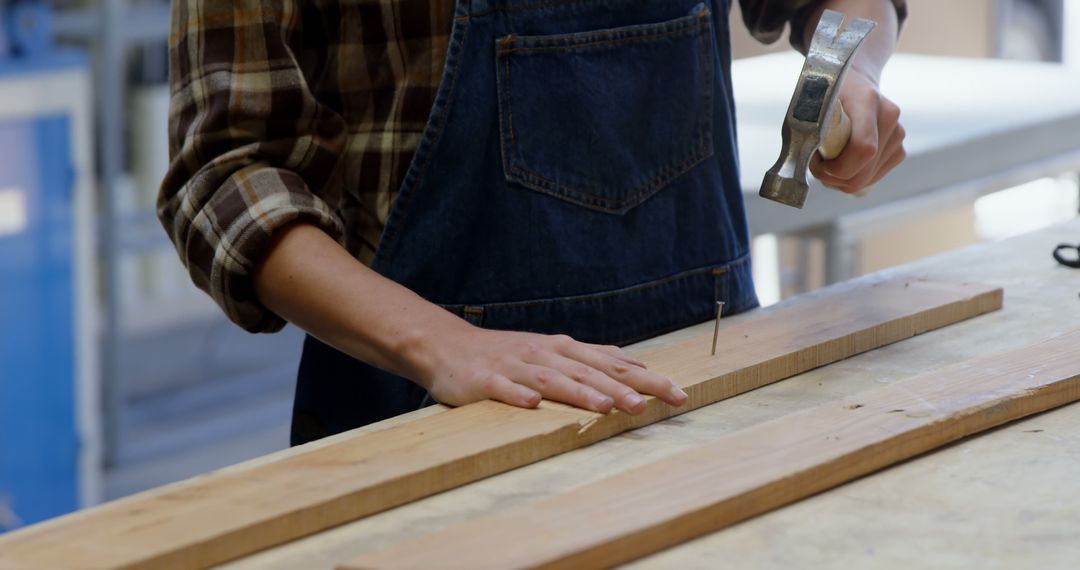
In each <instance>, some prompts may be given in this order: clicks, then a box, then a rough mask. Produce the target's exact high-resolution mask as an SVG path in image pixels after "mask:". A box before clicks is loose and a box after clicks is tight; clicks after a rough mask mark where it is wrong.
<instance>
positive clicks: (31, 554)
mask: <svg viewBox="0 0 1080 570" xmlns="http://www.w3.org/2000/svg"><path fill="white" fill-rule="evenodd" d="M1001 304H1002V292H1001V290H1000V289H997V288H993V287H988V286H984V285H977V284H958V283H942V282H934V281H921V280H904V279H896V278H894V279H889V280H881V281H862V282H859V283H849V284H844V285H841V286H837V287H832V288H829V289H826V290H823V291H819V292H817V293H814V294H811V295H806V296H803V297H800V298H795V299H793V300H791V301H790V302H786V303H783V304H781V305H777V306H774V307H772V308H770V309H767V310H763V311H758V312H756V313H754V314H752V315H749V316H747V317H745V318H741V319H735V320H733V321H732V322H728V323H725V324H724V325H723V326H722V330H721V339H720V348H719V350H718V352H717V355H716V356H715V357H710V356H709V348H710V344H711V334H702V335H700V336H699V337H694V338H691V339H689V340H687V341H684V342H681V343H679V344H676V345H673V346H669V347H666V348H662V349H658V350H656V351H653V352H650V353H647V354H643V355H640V356H641V358H643V359H644V360H646V361H647V362H649V364H650V367H651V368H652V369H654V370H656V371H658V372H660V373H662V374H666V375H669V376H671V377H673V378H675V379H676V381H677V382H679V383H680V384H681V385H682V386H683V387H684V389H685V390H686V391H687V393H688V394H689V395H690V402H689V403H688V405H686V406H684V407H682V408H678V409H673V408H671V407H669V406H667V405H665V404H663V403H662V402H660V401H658V400H655V399H650V401H649V404H648V409H647V411H646V412H645V413H644V414H642V415H640V416H634V417H631V416H628V415H625V414H620V413H617V412H616V413H612V414H609V415H606V416H601V415H599V414H595V413H591V412H586V411H582V410H577V409H573V408H569V407H566V406H561V405H558V404H551V403H545V404H544V405H543V406H542V407H541V409H538V410H522V409H517V408H512V407H509V406H505V405H501V404H497V403H494V402H481V403H477V404H472V405H469V406H464V407H461V408H458V409H455V410H451V411H448V412H444V413H440V414H435V415H432V416H429V417H425V418H422V419H419V420H417V421H414V422H409V423H406V424H403V425H398V426H395V427H391V428H387V429H384V430H381V431H376V432H373V433H371V432H368V433H361V434H357V435H356V436H355V437H346V438H342V439H340V440H339V441H336V442H334V443H332V444H329V445H322V446H314V448H313V449H312V450H311V451H309V452H306V453H300V454H295V455H291V456H289V457H287V458H284V459H282V460H280V461H276V462H272V463H266V464H263V465H259V466H257V467H253V468H251V469H246V470H230V471H227V472H222V473H217V474H213V475H209V476H204V477H199V478H195V479H192V480H190V481H188V482H185V483H182V484H178V485H173V486H171V487H169V488H168V489H165V490H159V491H152V492H148V493H146V494H143V495H137V496H134V497H131V498H128V499H124V500H121V501H117V502H115V503H111V504H106V505H103V506H101V507H98V508H95V509H92V510H90V511H88V512H83V513H76V514H75V515H72V516H69V517H64V518H60V519H57V520H54V521H51V522H47V523H44V524H41V525H37V526H34V527H31V528H28V529H24V530H22V531H18V532H15V533H11V534H9V535H7V536H4V537H0V568H6V567H35V568H36V567H48V568H157V567H163V566H167V567H173V568H197V567H205V566H209V565H212V564H216V563H219V562H223V561H226V560H230V559H234V558H237V557H240V556H243V555H246V554H250V553H253V552H257V551H259V550H262V549H265V548H268V547H271V546H275V545H278V544H282V543H284V542H287V541H290V540H293V539H296V538H298V537H302V536H306V535H309V534H312V533H316V532H319V531H322V530H325V529H327V528H330V527H333V526H336V525H339V524H342V523H344V522H348V521H351V520H355V519H358V518H361V517H364V516H367V515H370V514H373V513H376V512H380V511H383V510H386V509H389V508H393V507H395V506H398V505H401V504H404V503H408V502H410V501H413V500H416V499H419V498H423V497H426V496H429V495H432V494H435V493H439V492H441V491H445V490H447V489H451V488H454V487H457V486H460V485H463V484H466V483H470V482H473V481H476V480H479V479H482V478H485V477H488V476H491V475H494V474H496V473H501V472H503V471H507V470H510V469H513V468H516V467H520V466H522V465H526V464H528V463H532V462H534V461H538V460H541V459H544V458H547V457H551V456H553V455H556V454H559V453H564V452H566V451H570V450H572V449H576V448H579V447H582V446H585V445H588V444H590V443H593V442H596V441H599V440H601V439H604V438H607V437H610V436H612V435H615V434H617V433H620V432H623V431H626V430H629V429H633V428H636V427H640V426H643V425H647V424H650V423H653V422H656V421H659V420H662V419H664V418H668V417H671V416H674V415H677V414H681V413H684V412H687V411H690V410H692V409H695V408H698V407H700V406H703V405H707V404H711V403H713V402H716V401H719V400H722V399H724V398H728V397H731V396H734V395H737V394H740V393H743V392H746V391H748V390H752V389H754V388H758V387H760V386H763V385H766V384H769V383H772V382H776V381H778V380H781V379H784V378H788V377H790V376H792V375H795V374H798V373H800V372H804V371H806V370H810V369H812V368H815V367H818V366H823V365H825V364H829V363H832V362H835V361H837V360H840V359H843V358H847V357H849V356H852V355H854V354H858V353H861V352H865V351H868V350H872V349H874V348H877V347H880V346H883V345H886V344H889V343H892V342H896V341H899V340H902V339H905V338H909V337H911V336H914V335H916V334H920V333H923V332H926V331H930V330H933V329H936V328H940V327H943V326H946V325H948V324H951V323H954V322H957V321H961V320H964V319H968V318H971V317H974V316H977V315H980V314H983V313H986V312H990V311H993V310H997V309H999V308H1000V307H1001Z"/></svg>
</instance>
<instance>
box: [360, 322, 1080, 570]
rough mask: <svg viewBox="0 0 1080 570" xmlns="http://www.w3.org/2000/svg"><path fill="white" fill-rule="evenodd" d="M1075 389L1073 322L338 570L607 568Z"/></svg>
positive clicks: (1063, 399)
mask: <svg viewBox="0 0 1080 570" xmlns="http://www.w3.org/2000/svg"><path fill="white" fill-rule="evenodd" d="M1078 399H1080V330H1076V331H1074V332H1071V333H1068V334H1065V335H1062V336H1058V337H1054V338H1052V339H1050V340H1047V341H1044V342H1041V343H1038V344H1035V345H1032V346H1029V347H1025V348H1021V349H1018V350H1013V351H1008V352H1004V353H1000V354H997V355H994V356H990V357H986V358H980V359H975V360H969V361H965V362H962V363H960V364H956V365H953V366H950V367H947V368H945V369H942V370H938V371H934V372H930V373H927V374H924V375H921V376H917V377H915V378H910V379H907V380H901V381H898V382H895V383H892V384H889V385H886V386H883V387H881V388H877V389H874V390H869V391H867V392H864V393H862V394H858V395H855V396H851V397H848V398H844V399H842V400H839V401H837V402H830V403H827V404H823V405H820V406H817V407H814V408H811V409H808V410H805V411H803V412H799V413H795V414H791V415H787V416H783V417H780V418H777V419H774V420H771V421H768V422H764V423H761V424H757V425H755V426H752V427H750V428H747V429H744V430H741V431H737V432H734V433H730V434H727V435H725V436H723V437H720V438H719V439H717V440H716V441H715V442H712V443H710V444H707V445H704V446H701V447H699V448H695V449H691V450H689V451H686V452H683V453H680V454H678V455H675V456H672V457H670V458H667V459H664V460H662V461H658V462H655V463H652V464H649V465H646V466H644V467H640V468H637V469H633V470H630V471H627V472H625V473H623V474H621V475H618V476H615V477H612V478H609V479H604V480H601V481H598V482H596V483H593V484H590V485H586V486H584V487H580V488H578V489H575V490H573V491H570V492H567V493H564V494H561V495H556V496H554V497H552V498H549V499H546V500H544V501H541V502H539V503H536V504H532V505H527V506H525V507H522V508H518V509H515V510H513V511H511V512H507V513H503V514H500V515H495V516H489V517H485V518H480V519H476V520H474V521H471V522H469V523H466V524H463V525H459V526H455V527H451V528H449V529H447V530H445V531H443V532H440V533H436V534H432V535H428V536H425V537H421V538H419V539H414V540H409V541H405V542H402V543H400V544H398V545H396V546H394V547H392V548H390V549H387V550H383V551H380V552H376V553H372V554H369V555H365V556H362V557H360V558H358V559H355V560H353V561H351V562H349V563H347V564H344V565H343V566H340V568H341V570H374V569H421V568H462V569H465V568H468V569H471V570H480V569H485V568H490V569H511V568H602V567H604V568H606V567H610V566H613V565H616V564H620V563H623V562H627V561H631V560H634V559H636V558H639V557H641V556H644V555H647V554H650V553H653V552H656V551H658V550H661V549H663V548H666V547H669V546H672V545H674V544H678V543H681V542H684V541H687V540H690V539H692V538H695V537H698V536H701V535H703V534H706V533H709V532H712V531H715V530H718V529H721V528H724V527H726V526H729V525H732V524H734V523H737V522H739V521H742V520H744V519H747V518H750V517H753V516H755V515H758V514H761V513H764V512H766V511H769V510H771V509H775V508H777V507H780V506H783V505H785V504H788V503H791V502H794V501H797V500H799V499H802V498H805V497H808V496H810V495H813V494H816V493H819V492H821V491H824V490H826V489H829V488H832V487H834V486H837V485H840V484H842V483H845V482H847V481H851V480H853V479H855V478H858V477H861V476H863V475H866V474H868V473H871V472H873V471H876V470H878V469H881V468H883V467H886V466H889V465H892V464H894V463H897V462H900V461H903V460H905V459H908V458H911V457H914V456H916V455H919V454H921V453H925V452H927V451H929V450H932V449H935V448H937V447H940V446H942V445H945V444H947V443H949V442H952V441H956V440H958V439H960V438H963V437H966V436H969V435H971V434H974V433H977V432H980V431H983V430H987V429H990V428H992V427H995V426H998V425H1001V424H1004V423H1006V422H1010V421H1013V420H1016V419H1018V418H1022V417H1025V416H1029V415H1031V414H1035V413H1039V412H1042V411H1045V410H1048V409H1051V408H1055V407H1058V406H1062V405H1064V404H1068V403H1071V402H1074V401H1076V400H1078Z"/></svg>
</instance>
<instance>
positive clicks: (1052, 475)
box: [223, 220, 1080, 570]
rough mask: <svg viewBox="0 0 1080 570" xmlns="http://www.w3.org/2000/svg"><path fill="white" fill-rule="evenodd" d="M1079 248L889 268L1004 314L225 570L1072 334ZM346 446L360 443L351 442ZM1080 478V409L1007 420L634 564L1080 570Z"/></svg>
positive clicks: (450, 514) (401, 525) (505, 496)
mask: <svg viewBox="0 0 1080 570" xmlns="http://www.w3.org/2000/svg"><path fill="white" fill-rule="evenodd" d="M1077 241H1080V220H1075V221H1072V222H1069V223H1066V224H1062V225H1058V226H1055V227H1052V228H1050V229H1047V230H1043V231H1040V232H1036V233H1032V234H1028V235H1024V236H1021V237H1018V238H1014V239H1011V240H1008V241H1003V242H998V243H989V244H982V245H977V246H973V247H970V248H967V249H963V250H959V251H956V252H952V253H948V254H944V255H941V256H937V257H934V258H929V259H926V260H922V261H919V262H917V263H913V264H910V265H907V266H903V267H899V268H896V269H893V270H890V271H889V272H888V273H890V274H894V275H897V276H905V277H907V276H926V277H931V278H934V279H942V280H951V281H957V282H965V281H972V282H981V283H986V284H989V285H996V286H1000V287H1003V288H1004V290H1005V305H1004V309H1003V310H1001V311H997V312H994V313H991V314H987V315H984V316H981V317H977V318H974V319H971V320H968V321H965V322H962V323H959V324H955V325H952V326H949V327H946V328H944V329H941V330H937V331H934V332H929V333H927V334H924V335H921V336H918V337H915V338H911V339H908V340H904V341H902V342H899V343H897V344H893V345H889V346H886V347H884V348H880V349H877V350H873V351H871V352H868V353H865V354H862V355H859V356H856V357H853V358H849V359H847V360H843V361H840V362H838V363H836V364H833V365H830V366H826V367H823V368H819V369H816V370H813V371H810V372H807V373H804V374H801V375H798V376H795V377H792V378H790V379H788V380H784V381H781V382H778V383H776V384H773V385H770V386H767V387H764V388H760V389H758V390H755V391H753V392H749V393H746V394H743V395H741V396H737V397H735V398H732V399H729V400H725V401H722V402H719V403H717V404H714V405H711V406H707V407H704V408H701V409H699V410H696V411H693V412H690V413H688V414H685V415H682V416H678V417H675V418H671V419H669V420H666V421H663V422H660V423H657V424H653V425H651V426H647V427H644V428H641V429H638V430H635V431H632V432H627V433H624V434H622V435H619V436H616V437H614V438H611V439H608V440H605V441H601V442H599V443H596V444H594V445H591V446H589V447H585V448H582V449H578V450H576V451H572V452H569V453H566V454H563V455H559V456H556V457H552V458H550V459H547V460H544V461H541V462H539V463H535V464H533V465H529V466H526V467H522V468H519V469H516V470H514V471H510V472H507V473H504V474H502V475H498V476H495V477H491V478H488V479H486V480H483V481H479V482H477V483H474V484H471V485H466V486H464V487H461V488H458V489H455V490H452V491H448V492H445V493H442V494H439V495H435V496H432V497H429V498H427V499H423V500H419V501H415V502H413V503H410V504H407V505H405V506H402V507H399V508H396V509H393V510H390V511H386V512H383V513H380V514H376V515H373V516H370V517H367V518H365V519H361V520H358V521H356V522H353V523H350V524H346V525H343V526H340V527H337V528H334V529H331V530H328V531H325V532H322V533H319V534H316V535H313V536H310V537H308V538H304V539H300V540H297V541H294V542H291V543H288V544H285V545H282V546H279V547H276V548H273V549H270V550H266V551H263V552H261V553H258V554H255V555H252V556H249V557H247V558H243V559H240V560H237V561H234V562H232V563H229V564H226V565H224V566H223V567H224V568H229V569H231V570H240V569H249V568H250V569H254V568H259V569H265V568H270V569H276V568H280V569H293V568H332V567H333V566H334V565H335V564H338V563H342V562H344V561H347V560H349V559H350V558H353V557H355V556H356V555H358V554H362V553H365V552H369V551H372V550H375V549H378V548H382V547H387V546H389V545H391V544H393V543H395V542H398V541H400V540H402V539H404V538H408V537H413V536H417V535H420V534H426V533H429V532H433V531H436V530H439V529H443V528H446V527H449V526H450V525H453V524H456V523H460V522H462V521H465V520H470V519H473V518H476V517H479V516H482V515H488V514H491V513H495V512H501V511H503V510H506V509H510V508H512V507H515V506H520V505H523V504H527V503H529V502H532V501H536V500H538V499H541V498H544V497H548V496H551V495H554V494H557V493H561V492H565V491H567V490H569V489H572V488H575V487H578V486H581V485H584V484H587V483H590V482H594V481H597V480H599V479H602V478H606V477H609V476H611V475H614V474H617V473H620V472H622V471H624V470H627V469H630V468H633V467H636V466H640V465H644V464H646V463H650V462H653V461H656V460H659V459H662V458H664V457H668V456H671V455H673V454H675V453H676V452H679V451H683V450H687V449H690V448H692V447H694V446H697V445H701V444H703V443H705V442H708V441H711V440H712V439H714V438H715V437H717V436H718V435H720V434H724V433H729V432H732V431H734V430H737V429H740V428H744V427H747V426H750V425H753V424H757V423H760V422H763V421H765V420H769V419H772V418H777V417H779V416H782V415H786V414H789V413H791V412H794V411H797V410H802V409H805V408H809V407H811V406H813V405H816V404H820V403H823V402H827V401H831V400H836V399H839V398H841V397H844V396H847V395H851V394H855V393H859V392H861V391H865V390H868V389H871V388H873V387H875V386H878V385H881V384H886V383H891V382H894V381H897V380H901V379H905V378H908V377H912V376H914V375H916V374H917V373H920V372H926V371H929V370H933V369H935V368H938V367H941V366H944V365H946V364H950V363H955V362H958V361H961V360H966V359H970V358H974V357H979V356H984V355H989V354H992V353H995V352H999V351H1002V350H1006V349H1011V348H1017V347H1021V346H1023V345H1026V344H1029V343H1032V342H1035V341H1037V340H1041V339H1044V338H1047V337H1050V336H1054V335H1057V334H1060V333H1063V332H1065V331H1068V330H1072V329H1074V328H1077V327H1078V325H1080V270H1075V269H1068V268H1066V267H1063V266H1060V265H1058V264H1057V263H1056V262H1055V261H1054V260H1053V259H1052V258H1051V256H1050V252H1051V250H1052V249H1053V247H1054V246H1055V245H1057V244H1058V243H1062V242H1074V243H1075V242H1077ZM879 277H881V275H877V276H868V278H870V279H873V278H879ZM747 318H752V315H745V314H744V315H740V316H736V317H732V318H731V319H725V320H724V321H723V322H722V326H732V325H733V324H735V323H737V322H739V321H740V320H742V319H747ZM711 326H712V325H711V323H705V324H702V325H699V326H697V327H691V328H689V329H686V330H683V331H679V332H677V333H672V334H669V335H665V336H663V337H659V338H656V339H653V340H650V341H647V342H644V343H641V344H639V345H636V346H634V347H632V348H631V350H632V351H634V352H640V351H643V350H647V349H650V348H655V347H657V346H660V345H665V344H671V343H673V342H676V341H678V340H679V339H682V338H686V337H688V336H690V335H694V334H701V333H702V332H703V331H704V330H706V329H708V328H709V327H711ZM1077 350H1080V347H1077ZM444 410H445V408H441V407H432V408H428V409H425V410H421V411H419V412H415V413H413V414H408V415H406V416H401V417H399V418H395V419H393V420H389V421H387V422H382V423H381V424H376V425H374V426H369V427H367V428H364V429H365V430H367V431H374V430H379V429H385V428H387V427H390V426H392V425H399V424H401V423H404V422H410V421H414V420H416V419H418V418H422V417H426V416H430V415H433V414H439V413H443V411H444ZM342 437H348V434H343V435H341V436H336V438H342ZM334 440H335V438H329V440H328V441H327V440H324V441H323V442H316V443H315V444H312V445H313V446H320V445H326V444H327V443H329V442H331V441H334ZM303 449H311V447H306V448H303ZM296 453H298V451H297V450H296V449H294V450H287V451H283V452H279V453H275V454H272V455H269V456H266V457H264V458H261V459H258V460H255V461H252V462H248V463H245V464H242V465H239V466H236V467H233V468H230V469H231V470H243V469H250V468H252V467H255V466H259V465H265V464H268V463H272V462H275V461H280V460H282V459H284V458H286V457H289V456H291V455H295V454H296ZM1077 481H1080V405H1078V404H1074V405H1069V406H1066V407H1063V408H1060V409H1057V410H1054V411H1051V412H1047V413H1044V414H1041V415H1037V416H1034V417H1031V418H1028V419H1026V420H1023V421H1020V422H1016V423H1012V424H1008V425H1005V426H1003V427H1001V428H999V429H996V430H993V431H991V432H989V433H985V434H982V435H979V436H976V437H973V438H970V439H967V440H964V441H962V442H960V443H958V444H955V445H951V446H948V447H946V448H945V449H942V450H939V451H936V452H933V453H930V454H927V455H925V456H922V457H919V458H917V459H914V460H911V461H907V462H905V463H903V464H901V465H898V466H895V467H892V468H889V469H886V470H884V471H881V472H879V473H876V474H874V475H871V476H868V477H865V478H863V479H860V480H858V481H855V482H853V483H850V484H847V485H843V486H841V487H839V488H836V489H834V490H831V491H828V492H825V493H822V494H820V495H817V496H815V497H812V498H810V499H807V500H804V501H801V502H798V503H796V504H793V505H791V506H788V507H785V508H782V509H780V510H777V511H774V512H771V513H768V514H766V515H763V516H759V517H757V518H754V519H751V520H749V521H747V522H744V523H741V524H738V525H736V526H734V527H732V528H729V529H726V530H723V531H720V532H717V533H714V534H712V535H709V536H706V537H703V538H701V539H698V540H695V541H692V542H689V543H686V544H683V545H681V546H678V547H675V548H672V549H670V550H667V551H664V552H661V553H658V554H656V555H654V556H651V557H649V558H646V559H643V560H640V561H638V562H636V563H634V564H631V565H630V566H631V567H634V568H685V567H690V568H714V567H717V565H718V564H722V565H723V566H724V567H731V568H793V567H795V568H839V567H851V568H894V567H901V566H909V567H917V568H932V567H941V568H943V567H950V568H956V567H965V568H1066V567H1074V566H1075V563H1076V559H1077V557H1078V556H1080V493H1076V488H1077ZM581 524H583V525H587V524H588V521H581ZM495 546H496V547H503V548H512V545H495Z"/></svg>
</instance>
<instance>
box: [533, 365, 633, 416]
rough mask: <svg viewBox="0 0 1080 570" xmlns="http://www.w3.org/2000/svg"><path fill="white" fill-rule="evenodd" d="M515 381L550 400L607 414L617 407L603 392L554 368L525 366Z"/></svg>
mask: <svg viewBox="0 0 1080 570" xmlns="http://www.w3.org/2000/svg"><path fill="white" fill-rule="evenodd" d="M513 378H514V380H516V381H517V382H518V383H520V384H524V385H525V386H528V387H529V388H532V389H533V390H535V391H536V392H539V393H540V394H541V395H543V396H544V397H545V398H548V399H549V400H555V401H558V402H563V403H565V404H570V405H571V406H577V407H579V408H584V409H586V410H592V411H594V412H599V413H601V414H606V413H608V412H610V411H611V408H612V407H614V406H615V400H614V399H613V398H612V397H611V396H608V395H606V394H604V393H603V392H601V391H599V390H597V389H596V388H593V387H591V386H588V385H586V384H583V383H581V382H577V381H575V380H572V379H571V378H570V377H568V376H567V375H565V374H563V373H562V372H559V371H558V370H556V369H554V368H550V367H548V366H542V365H538V364H523V365H521V366H518V367H517V370H516V371H515V374H513Z"/></svg>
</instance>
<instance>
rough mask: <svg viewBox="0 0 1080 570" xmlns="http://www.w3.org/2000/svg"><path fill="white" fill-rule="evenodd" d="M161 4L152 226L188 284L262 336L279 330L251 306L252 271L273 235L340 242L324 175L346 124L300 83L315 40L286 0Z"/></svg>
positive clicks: (313, 64)
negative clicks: (285, 230)
mask: <svg viewBox="0 0 1080 570" xmlns="http://www.w3.org/2000/svg"><path fill="white" fill-rule="evenodd" d="M172 5H173V8H172V10H173V12H172V36H171V41H170V85H171V92H172V94H171V103H170V112H169V136H170V145H169V146H170V165H169V170H168V173H167V175H166V177H165V180H164V181H163V182H162V185H161V188H160V192H159V195H158V204H157V210H158V217H159V218H160V220H161V223H162V225H163V226H164V227H165V230H166V231H167V232H168V234H169V237H170V238H171V239H172V241H173V243H174V245H175V246H176V250H177V252H178V253H179V255H180V258H181V260H182V261H183V263H184V265H185V266H186V267H187V269H188V272H189V273H190V275H191V279H192V281H194V283H195V284H196V285H197V286H198V287H199V288H201V289H203V290H204V291H206V292H207V293H208V294H210V296H211V297H213V299H214V301H216V302H217V304H218V305H220V306H221V308H222V309H223V310H224V312H225V313H226V315H228V317H229V318H230V319H231V320H232V321H233V322H235V323H237V324H238V325H240V326H241V327H243V328H244V329H246V330H248V331H252V332H273V331H276V330H279V329H280V328H282V327H283V326H284V321H283V320H282V319H281V318H280V317H278V316H277V315H276V314H274V313H273V312H272V311H270V310H268V309H267V308H266V307H265V306H264V305H262V303H260V302H259V300H258V298H257V297H256V295H255V293H254V287H253V285H252V273H253V271H254V269H255V267H256V266H257V264H259V263H261V261H262V259H263V258H264V257H265V255H266V254H267V252H268V249H269V247H270V245H271V243H272V241H271V240H272V237H273V234H274V232H275V231H276V230H278V229H280V228H282V227H283V226H285V225H287V224H290V223H293V222H296V221H303V222H306V223H310V224H313V225H315V226H317V227H319V228H322V230H323V231H325V232H326V233H327V234H329V235H330V236H331V237H333V238H334V239H336V240H338V241H339V242H342V241H343V233H344V230H343V227H342V222H341V219H340V217H339V215H338V214H337V212H336V209H337V205H338V203H339V202H340V191H339V189H337V188H336V183H335V181H334V176H335V171H336V170H337V167H338V163H339V161H340V158H341V156H342V154H343V150H344V146H345V144H346V126H345V123H344V121H343V119H342V118H341V117H340V116H339V115H338V114H337V113H335V112H334V111H332V110H331V109H329V108H327V107H326V106H324V105H322V104H320V103H319V102H318V101H317V100H316V99H315V98H314V96H313V95H312V93H311V91H310V88H309V86H308V77H306V76H305V71H306V72H308V73H317V72H318V57H317V52H318V49H319V45H318V42H319V35H320V34H319V33H318V30H305V27H304V22H306V21H308V20H310V19H312V18H311V9H310V8H309V7H306V6H304V5H302V2H300V1H296V0H293V1H290V0H285V1H279V2H264V1H262V0H233V1H230V2H221V1H220V0H174V2H173V3H172ZM314 20H315V21H316V22H318V18H314ZM305 31H306V32H307V33H305ZM313 53H315V54H316V56H313V55H312V54H313ZM301 62H303V64H302V63H301Z"/></svg>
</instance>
